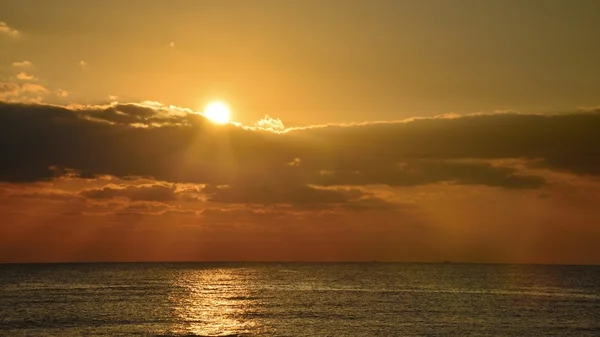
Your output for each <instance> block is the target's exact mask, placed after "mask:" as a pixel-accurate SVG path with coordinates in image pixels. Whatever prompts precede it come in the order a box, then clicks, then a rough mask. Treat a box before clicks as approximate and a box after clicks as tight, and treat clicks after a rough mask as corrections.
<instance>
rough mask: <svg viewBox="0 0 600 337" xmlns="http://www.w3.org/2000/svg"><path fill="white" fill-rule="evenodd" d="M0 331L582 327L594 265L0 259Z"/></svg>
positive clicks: (370, 331)
mask: <svg viewBox="0 0 600 337" xmlns="http://www.w3.org/2000/svg"><path fill="white" fill-rule="evenodd" d="M0 335H5V336H101V335H107V336H129V335H140V336H465V335H494V336H542V335H556V336H585V335H589V336H593V335H596V336H597V335H600V267H594V266H541V265H501V264H454V263H446V264H409V263H406V264H403V263H106V264H104V263H90V264H6V265H0Z"/></svg>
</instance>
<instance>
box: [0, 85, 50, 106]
mask: <svg viewBox="0 0 600 337" xmlns="http://www.w3.org/2000/svg"><path fill="white" fill-rule="evenodd" d="M48 92H49V91H48V89H46V88H45V87H44V86H42V85H40V84H36V83H15V82H0V100H4V101H9V102H15V101H16V102H30V103H35V102H40V101H41V100H42V96H43V95H46V94H47V93H48Z"/></svg>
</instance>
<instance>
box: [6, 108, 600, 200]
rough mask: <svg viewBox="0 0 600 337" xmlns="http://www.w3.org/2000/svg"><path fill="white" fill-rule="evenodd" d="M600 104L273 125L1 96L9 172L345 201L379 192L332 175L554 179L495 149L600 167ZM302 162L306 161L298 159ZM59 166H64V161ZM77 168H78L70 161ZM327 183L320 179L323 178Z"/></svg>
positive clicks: (151, 194)
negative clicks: (280, 128)
mask: <svg viewBox="0 0 600 337" xmlns="http://www.w3.org/2000/svg"><path fill="white" fill-rule="evenodd" d="M597 130H600V113H598V112H597V111H591V112H589V111H588V112H576V113H570V114H555V115H531V114H530V115H526V114H517V113H502V114H492V115H473V116H465V117H457V118H429V119H416V120H413V121H409V122H393V123H392V122H390V123H365V124H361V125H347V126H325V127H307V128H298V129H294V130H289V131H288V132H284V133H273V132H268V131H264V130H256V129H252V128H247V127H241V126H235V125H227V126H217V125H213V124H211V123H208V122H207V121H206V120H205V119H204V118H203V117H202V116H200V115H197V114H193V113H191V111H189V110H185V109H179V108H174V107H163V106H159V105H157V104H150V103H147V104H119V105H110V106H102V107H72V108H66V107H59V106H49V105H35V104H34V105H28V104H12V103H0V158H2V164H1V165H0V181H5V182H33V181H40V180H48V179H52V178H54V177H55V176H57V175H61V172H63V173H64V172H65V169H69V170H74V171H69V172H79V175H80V176H84V177H88V178H89V177H93V176H95V175H113V176H116V177H121V178H125V177H130V176H142V177H152V178H153V179H156V180H160V181H166V182H169V183H182V182H189V183H195V184H211V186H216V185H228V186H229V188H228V189H216V190H214V191H212V193H209V192H211V191H209V190H205V191H204V192H205V193H209V194H210V195H209V199H210V200H211V201H215V202H228V203H237V202H240V203H241V202H254V203H258V204H269V203H292V204H304V205H310V204H311V203H313V204H314V203H323V204H327V203H330V204H334V203H345V202H351V201H352V200H359V199H361V198H368V197H370V196H365V195H361V194H360V193H361V192H360V191H359V190H358V189H337V190H332V189H323V188H321V187H323V186H335V185H342V186H360V185H372V184H383V185H390V186H414V185H422V184H430V183H437V182H452V183H456V184H471V185H488V186H495V187H502V188H537V187H540V186H542V185H543V184H544V183H545V181H544V179H543V178H541V177H537V176H532V175H525V174H523V173H522V172H521V171H520V170H518V169H517V168H515V167H509V166H507V165H505V166H498V165H495V164H494V165H492V162H491V160H496V159H506V158H512V159H523V160H536V162H535V163H537V164H536V165H538V166H544V167H546V168H550V169H553V170H565V171H570V172H573V173H577V174H591V175H598V174H600V146H598V145H599V144H600V133H598V132H597ZM289 163H298V165H289ZM61 170H62V171H61ZM71 174H72V173H71ZM319 186H321V187H319ZM174 193H175V192H174V191H173V189H172V188H171V187H169V186H162V185H161V186H154V187H152V188H151V189H150V188H143V189H140V188H139V187H135V188H133V187H131V188H125V189H121V188H114V187H107V188H105V189H98V190H89V191H86V192H83V193H82V195H84V196H86V197H88V198H109V197H125V198H129V199H131V200H157V201H158V200H166V199H169V198H174Z"/></svg>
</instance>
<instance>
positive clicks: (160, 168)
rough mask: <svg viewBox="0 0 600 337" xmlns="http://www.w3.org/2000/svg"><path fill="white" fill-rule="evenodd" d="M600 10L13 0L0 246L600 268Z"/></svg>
mask: <svg viewBox="0 0 600 337" xmlns="http://www.w3.org/2000/svg"><path fill="white" fill-rule="evenodd" d="M599 22H600V5H599V3H598V2H597V1H584V0H582V1H577V2H573V3H570V2H564V1H551V0H548V1H545V2H537V1H486V2H481V1H466V0H463V1H455V2H447V1H426V2H416V1H382V0H379V1H372V2H364V1H335V0H334V1H327V2H321V1H286V2H280V1H253V2H244V1H183V0H179V1H171V2H165V1H152V0H149V1H137V0H131V1H126V2H122V1H102V2H101V1H87V2H77V1H70V0H64V1H54V2H39V1H28V0H21V1H3V2H1V3H0V158H1V159H0V160H1V161H0V262H19V261H21V262H50V261H140V260H144V261H166V260H169V261H172V260H177V261H179V260H185V261H191V260H194V261H195V260H198V261H206V260H211V261H212V260H261V261H265V260H278V261H279V260H304V261H306V260H310V261H349V260H352V261H356V260H358V261H371V260H380V261H443V260H452V261H469V262H519V263H575V264H597V263H600V248H598V246H597V245H596V242H598V240H599V239H600V227H599V226H598V224H600V211H598V207H597V204H598V202H599V201H600V182H599V180H598V176H599V175H600V160H599V159H598V158H600V150H599V149H600V147H599V146H598V145H599V144H600V133H598V132H597V131H598V130H600V112H599V110H598V108H597V106H598V103H599V102H598V97H600V96H599V94H600V92H599V89H598V88H600V82H599V81H600V80H599V79H600V68H598V67H597V64H596V63H597V60H598V59H600V48H598V46H597V43H595V41H598V40H600V26H599ZM215 100H220V101H223V102H226V103H227V104H228V105H229V107H230V108H231V114H232V119H233V121H232V122H231V123H228V124H224V125H220V124H215V123H213V122H211V121H209V120H207V119H206V118H205V115H204V112H203V108H204V106H205V105H206V104H207V103H208V102H211V101H215ZM266 115H268V116H270V117H266Z"/></svg>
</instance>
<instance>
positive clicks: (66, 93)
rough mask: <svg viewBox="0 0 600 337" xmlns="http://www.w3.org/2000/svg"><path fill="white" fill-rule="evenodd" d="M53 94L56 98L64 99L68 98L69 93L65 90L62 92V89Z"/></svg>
mask: <svg viewBox="0 0 600 337" xmlns="http://www.w3.org/2000/svg"><path fill="white" fill-rule="evenodd" d="M55 93H56V96H58V97H62V98H65V97H68V96H69V92H68V91H66V90H63V89H58V90H56V91H55Z"/></svg>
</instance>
